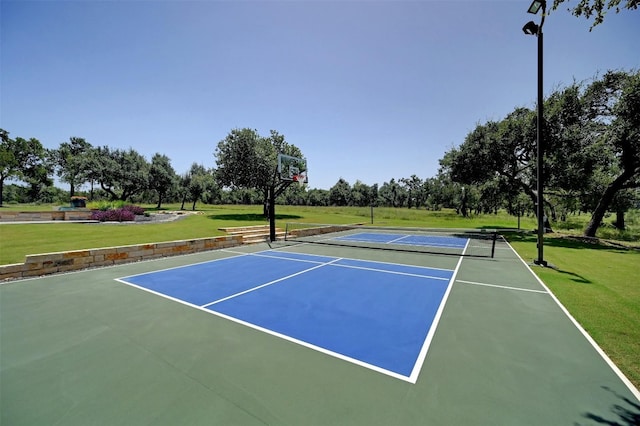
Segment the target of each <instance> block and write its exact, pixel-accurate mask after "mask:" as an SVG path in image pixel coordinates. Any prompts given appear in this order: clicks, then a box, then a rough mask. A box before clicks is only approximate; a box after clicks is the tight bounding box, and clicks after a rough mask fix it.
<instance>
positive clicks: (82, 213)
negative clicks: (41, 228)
mask: <svg viewBox="0 0 640 426" xmlns="http://www.w3.org/2000/svg"><path fill="white" fill-rule="evenodd" d="M90 218H91V211H90V210H52V211H48V212H16V211H2V210H0V221H3V222H29V221H34V222H36V221H47V220H89V219H90Z"/></svg>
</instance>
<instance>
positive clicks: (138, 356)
mask: <svg viewBox="0 0 640 426" xmlns="http://www.w3.org/2000/svg"><path fill="white" fill-rule="evenodd" d="M268 249H269V247H268V246H267V245H266V244H258V245H252V246H244V247H239V248H236V249H233V250H228V251H222V250H221V251H212V252H206V253H200V254H196V255H189V256H180V257H173V258H166V259H162V260H155V261H147V262H139V263H135V264H127V265H122V266H117V267H110V268H102V269H93V270H87V271H82V272H77V273H70V274H61V275H53V276H48V277H41V278H35V279H28V280H21V281H14V282H9V283H5V284H2V285H0V332H1V334H0V339H1V340H0V367H1V372H0V413H1V414H0V424H1V425H3V426H4V425H7V426H9V425H12V426H14V425H205V424H206V425H593V424H609V425H632V424H635V422H636V421H637V420H638V419H639V418H640V401H639V399H638V395H639V394H638V391H637V390H636V389H635V388H633V386H632V385H631V384H630V383H629V382H628V381H627V380H626V379H625V378H624V377H622V376H621V375H620V373H619V372H618V371H617V369H616V368H615V366H613V365H612V364H611V363H610V361H609V360H608V359H607V358H606V357H605V356H603V354H602V353H601V351H600V350H599V349H598V348H597V347H596V346H595V345H594V344H593V343H592V341H591V339H589V338H588V336H587V335H586V334H585V333H584V332H583V331H582V330H581V329H580V328H579V327H578V326H577V325H576V323H575V322H574V321H573V320H572V319H571V317H570V316H569V315H568V314H567V313H566V311H565V310H564V309H563V308H562V306H561V305H560V304H559V303H558V302H557V301H556V299H555V298H554V297H553V295H551V294H550V293H549V292H548V290H547V289H546V287H545V286H544V285H543V284H542V283H540V282H539V281H538V280H537V278H536V277H535V276H534V274H533V273H532V272H531V270H530V269H529V267H528V266H527V265H526V264H525V263H524V262H523V261H522V260H521V259H520V258H519V257H518V256H517V255H516V254H515V252H514V251H513V250H512V249H511V248H510V247H509V246H508V244H506V243H505V242H504V241H499V242H498V244H497V247H496V256H495V258H493V259H492V258H474V257H464V258H460V257H458V256H444V255H428V254H424V253H400V252H398V253H396V252H391V251H384V252H383V251H376V250H367V249H362V248H348V247H329V246H319V245H307V244H299V245H293V246H289V247H285V248H283V250H285V249H286V250H287V251H290V252H299V253H307V254H317V255H325V256H340V257H345V258H354V259H363V260H371V261H379V262H391V263H399V264H407V265H418V266H428V267H432V268H444V269H450V270H455V271H456V272H455V275H454V280H453V282H452V284H451V287H450V292H449V293H448V298H447V299H446V303H445V305H444V309H443V310H442V315H441V317H440V320H439V322H438V324H437V329H436V331H435V334H434V336H433V339H432V341H431V345H430V346H429V348H428V351H427V353H426V357H425V359H424V363H423V365H422V369H421V371H420V374H419V376H418V378H417V381H416V382H415V383H409V382H407V381H403V380H399V379H397V378H395V377H391V376H389V375H385V374H381V373H380V372H378V371H374V370H371V369H368V368H364V367H363V366H361V365H358V364H355V363H352V362H347V361H345V360H343V359H340V358H336V357H334V356H331V355H329V354H327V353H323V352H321V351H317V350H314V349H313V348H310V347H306V346H303V345H299V344H297V343H295V342H292V341H289V340H286V339H283V338H280V337H278V336H274V335H272V334H268V333H265V332H263V331H261V330H259V329H255V328H251V327H247V326H246V325H243V324H241V323H238V322H233V321H230V320H228V319H226V318H223V317H221V316H217V315H213V314H211V313H208V312H205V311H203V310H199V309H194V308H193V307H191V306H188V305H185V304H183V303H178V302H176V301H174V300H171V299H168V298H166V297H160V296H158V295H155V294H152V293H150V292H147V291H143V290H141V289H139V288H136V287H133V286H130V285H127V284H124V283H123V282H120V281H116V279H120V278H122V277H126V276H130V275H134V274H141V273H146V272H152V271H158V270H162V269H167V268H174V267H179V266H184V265H191V264H195V263H198V262H205V261H209V260H213V259H220V258H225V257H233V256H237V255H238V253H239V252H244V253H249V252H251V253H255V252H258V251H261V250H268Z"/></svg>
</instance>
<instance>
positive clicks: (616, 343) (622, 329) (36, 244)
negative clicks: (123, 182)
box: [0, 205, 640, 387]
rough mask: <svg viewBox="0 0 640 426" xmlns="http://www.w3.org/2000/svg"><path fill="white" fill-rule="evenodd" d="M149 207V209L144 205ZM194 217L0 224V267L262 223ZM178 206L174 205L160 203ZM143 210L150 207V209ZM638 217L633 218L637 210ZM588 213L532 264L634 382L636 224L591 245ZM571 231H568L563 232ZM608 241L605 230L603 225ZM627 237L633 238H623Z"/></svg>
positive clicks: (340, 213) (449, 216)
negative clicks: (617, 241) (616, 238)
mask: <svg viewBox="0 0 640 426" xmlns="http://www.w3.org/2000/svg"><path fill="white" fill-rule="evenodd" d="M146 207H149V206H146ZM198 207H199V213H200V214H197V215H189V216H188V217H185V218H184V219H180V220H177V221H174V222H168V223H158V224H144V225H132V224H128V225H127V224H72V223H69V224H67V223H56V224H25V225H0V264H10V263H20V262H23V261H24V258H25V255H27V254H36V253H47V252H57V251H64V250H73V249H86V248H98V247H111V246H119V245H127V244H136V243H148V242H159V241H172V240H181V239H191V238H199V237H208V236H215V235H223V232H222V231H219V230H218V228H221V227H230V226H241V225H259V224H266V223H267V222H266V220H265V219H264V218H263V217H262V215H261V213H262V206H207V205H199V206H198ZM4 208H10V209H12V210H50V209H51V208H52V207H51V206H46V207H43V206H29V207H27V208H25V206H11V207H4ZM165 208H166V209H167V210H178V208H179V205H168V206H165ZM148 210H151V211H153V209H152V208H149V209H148ZM276 213H277V214H276V216H277V218H276V219H277V221H276V223H277V226H279V227H284V225H285V223H286V222H296V221H298V222H307V223H339V224H347V223H362V224H371V209H370V208H368V207H363V208H356V207H350V208H343V207H304V206H277V208H276ZM636 216H637V215H636ZM586 220H588V217H586V216H583V217H572V218H571V222H570V226H568V225H567V224H562V225H560V226H558V229H560V228H562V229H561V232H560V233H557V234H550V235H547V236H546V237H545V260H547V261H548V262H549V263H550V264H552V265H553V268H541V267H533V270H534V272H535V273H536V274H537V275H538V276H539V277H540V278H541V279H542V280H543V281H544V283H545V284H546V285H547V286H548V287H549V288H550V289H551V291H553V293H554V294H555V295H556V297H558V299H559V300H560V301H561V302H562V303H563V304H564V306H565V307H566V308H567V309H568V310H569V311H570V312H571V314H572V315H573V316H574V318H576V320H577V321H578V322H580V324H581V325H582V326H583V327H584V328H585V330H587V332H588V333H589V334H590V335H591V336H592V337H593V338H594V340H596V342H598V344H599V345H600V346H601V347H602V348H603V349H604V351H605V352H606V353H607V354H608V355H609V356H610V357H611V359H612V360H613V361H614V362H615V363H616V364H617V365H618V367H619V368H620V369H621V370H622V371H623V372H624V373H625V374H626V375H627V377H628V378H629V379H630V380H631V381H632V382H633V383H634V385H635V386H636V387H640V282H639V281H638V277H639V276H640V250H639V249H637V246H638V241H637V240H638V238H637V235H638V233H639V232H638V229H633V227H634V226H635V227H638V224H635V223H634V224H632V231H631V232H626V233H625V234H624V238H622V239H624V240H627V241H628V240H633V239H634V238H635V240H636V241H635V242H631V243H625V244H631V245H635V246H636V248H635V249H626V248H621V247H619V246H616V245H602V244H593V243H591V242H586V241H582V240H580V239H573V238H570V237H569V234H571V233H573V234H574V235H579V234H580V232H581V229H580V227H581V226H583V225H584V224H585V222H586ZM373 223H374V225H387V226H408V227H429V228H499V229H505V230H506V229H514V228H517V227H518V219H517V218H515V217H512V216H508V215H506V214H504V213H499V214H497V215H480V216H474V217H473V218H462V217H460V216H458V215H456V214H455V212H453V211H450V210H443V211H438V212H431V211H425V210H415V209H411V210H409V209H393V208H375V209H374V211H373ZM520 227H521V228H522V229H525V230H533V229H534V228H535V227H536V219H535V218H533V217H524V218H521V220H520ZM567 228H569V229H567ZM603 234H604V235H606V236H607V238H611V235H612V232H611V230H606V229H605V230H603ZM505 235H506V236H507V238H508V239H509V241H510V242H511V244H512V245H513V247H514V248H515V249H516V251H518V253H519V254H520V256H521V257H522V258H523V259H525V260H527V261H528V260H532V259H534V258H536V257H537V249H536V236H535V235H533V234H523V233H510V232H505ZM630 235H631V238H630V237H629V236H630Z"/></svg>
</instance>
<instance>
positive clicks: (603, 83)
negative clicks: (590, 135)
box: [584, 71, 640, 237]
mask: <svg viewBox="0 0 640 426" xmlns="http://www.w3.org/2000/svg"><path fill="white" fill-rule="evenodd" d="M584 96H585V104H586V106H587V113H588V116H589V117H590V119H591V120H592V121H594V122H596V123H600V124H602V125H604V126H606V129H605V130H604V131H603V132H601V133H599V134H598V135H597V136H599V138H598V139H600V141H602V142H604V143H606V144H607V145H609V147H610V149H611V150H612V152H614V157H615V159H616V161H615V162H614V164H613V165H612V166H613V167H612V170H611V180H610V181H609V183H608V184H607V185H606V187H605V188H604V191H603V192H602V193H601V195H600V198H599V200H598V204H597V205H596V207H595V209H594V210H593V213H592V216H591V220H590V221H589V224H588V225H587V228H586V229H585V232H584V233H585V236H588V237H595V235H596V231H597V229H598V227H599V226H600V223H601V222H602V218H603V217H604V215H605V213H606V212H607V210H608V209H609V207H610V206H611V203H612V202H613V200H614V198H615V196H616V194H617V193H618V192H619V191H622V190H624V189H628V188H639V187H640V71H637V72H635V73H633V74H627V73H624V72H608V73H607V74H605V75H604V76H603V78H602V79H601V80H597V81H595V82H593V83H592V84H591V85H590V86H589V87H588V88H587V90H586V92H585V95H584Z"/></svg>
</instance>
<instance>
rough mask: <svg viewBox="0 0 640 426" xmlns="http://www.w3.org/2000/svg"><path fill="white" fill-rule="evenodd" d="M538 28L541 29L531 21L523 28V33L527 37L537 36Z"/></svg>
mask: <svg viewBox="0 0 640 426" xmlns="http://www.w3.org/2000/svg"><path fill="white" fill-rule="evenodd" d="M538 28H539V27H538V25H537V24H536V23H535V22H533V21H529V22H527V23H526V24H525V25H524V27H522V31H524V33H525V34H527V35H537V34H538Z"/></svg>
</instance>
